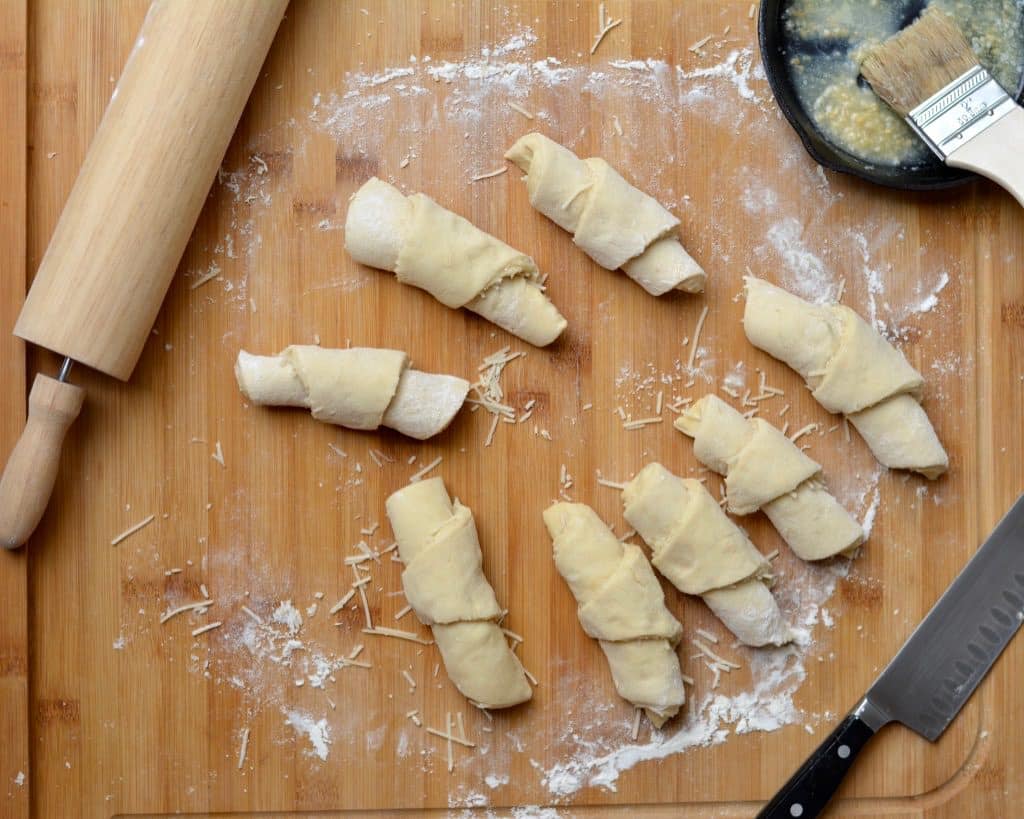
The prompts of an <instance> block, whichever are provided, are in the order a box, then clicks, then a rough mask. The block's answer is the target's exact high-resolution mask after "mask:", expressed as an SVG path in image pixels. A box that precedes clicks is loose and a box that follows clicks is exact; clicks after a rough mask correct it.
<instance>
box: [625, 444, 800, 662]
mask: <svg viewBox="0 0 1024 819" xmlns="http://www.w3.org/2000/svg"><path fill="white" fill-rule="evenodd" d="M622 502H623V505H624V507H625V517H626V520H627V521H629V524H630V526H632V527H633V528H634V529H636V531H637V533H638V534H639V535H640V537H642V538H643V539H644V542H645V543H646V544H647V545H648V546H650V547H651V554H652V557H651V563H652V564H653V565H654V567H655V568H656V569H657V570H658V571H659V572H661V573H662V574H663V575H665V577H667V578H668V579H669V581H670V582H671V583H672V585H673V586H675V587H676V588H677V589H679V591H681V592H684V593H685V594H695V595H700V596H701V597H703V598H704V602H706V603H707V604H708V607H709V608H710V609H711V610H712V611H713V612H714V613H715V615H716V616H717V617H718V618H719V619H720V620H721V621H722V622H723V623H724V624H725V626H726V628H728V629H729V631H731V632H732V633H733V634H735V635H736V637H737V638H738V639H739V640H740V642H742V643H744V644H746V645H748V646H764V645H783V644H784V643H788V642H789V641H790V640H792V639H793V634H792V632H791V631H790V628H789V626H788V625H787V623H786V621H785V618H783V616H782V612H781V611H779V606H778V603H777V602H776V601H775V598H774V597H773V596H772V593H771V591H770V590H769V589H768V586H767V584H766V583H765V580H764V578H765V576H766V575H768V574H769V573H770V565H769V563H768V561H767V560H766V559H765V558H764V556H762V555H761V553H760V552H758V551H757V549H756V548H754V544H753V543H751V542H750V539H749V538H748V537H747V536H746V535H745V534H744V532H743V530H742V529H740V528H739V527H738V526H737V525H736V524H735V523H733V522H732V521H731V520H730V519H729V517H728V516H727V515H726V514H725V513H724V512H723V511H722V509H721V507H720V506H719V505H718V502H717V501H716V500H715V499H714V498H713V497H712V496H711V493H710V492H708V490H707V489H706V488H705V487H704V484H702V483H701V482H700V481H695V480H692V479H686V480H684V479H682V478H679V477H677V476H676V475H673V474H672V473H671V472H669V471H668V470H667V469H665V467H663V466H662V465H661V464H659V463H651V464H648V465H647V466H645V467H644V468H643V469H641V470H640V472H638V473H637V475H636V477H635V478H633V480H631V481H629V483H627V484H626V488H625V489H623V490H622Z"/></svg>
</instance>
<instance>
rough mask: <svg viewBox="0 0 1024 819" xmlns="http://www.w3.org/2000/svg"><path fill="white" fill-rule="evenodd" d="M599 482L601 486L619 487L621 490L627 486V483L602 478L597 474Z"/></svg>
mask: <svg viewBox="0 0 1024 819" xmlns="http://www.w3.org/2000/svg"><path fill="white" fill-rule="evenodd" d="M597 483H598V485H599V486H607V487H608V488H609V489H618V490H619V491H620V492H621V491H622V490H623V489H625V488H626V484H624V483H619V482H618V481H610V480H608V479H607V478H602V477H601V475H600V474H598V476H597Z"/></svg>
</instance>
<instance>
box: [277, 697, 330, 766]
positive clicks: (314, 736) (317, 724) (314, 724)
mask: <svg viewBox="0 0 1024 819" xmlns="http://www.w3.org/2000/svg"><path fill="white" fill-rule="evenodd" d="M282 713H284V715H285V717H286V719H285V724H286V725H290V726H291V727H292V728H294V729H295V733H296V734H297V735H299V736H303V737H306V738H307V739H308V740H309V744H310V746H311V747H312V751H311V752H309V753H312V754H315V755H316V756H318V757H319V758H320V759H321V760H323V761H324V762H326V761H327V755H328V754H329V753H330V744H331V728H330V726H329V725H328V724H327V720H326V719H325V718H323V717H321V718H320V719H315V718H314V717H312V716H310V715H309V714H307V713H304V712H302V711H299V710H297V709H292V710H283V711H282Z"/></svg>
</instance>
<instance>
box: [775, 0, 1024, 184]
mask: <svg viewBox="0 0 1024 819" xmlns="http://www.w3.org/2000/svg"><path fill="white" fill-rule="evenodd" d="M788 5H789V0H761V12H760V17H759V19H758V26H757V33H758V40H759V42H760V45H761V61H762V62H763V63H764V71H765V74H766V75H767V78H768V84H769V85H770V86H771V89H772V93H773V94H774V95H775V100H776V102H778V104H779V108H781V109H782V113H783V115H784V116H785V117H786V119H787V120H789V124H790V125H792V126H793V129H794V130H795V131H796V132H797V134H798V135H799V137H800V140H801V141H802V142H803V144H804V148H806V149H807V153H809V154H810V155H811V157H812V158H813V159H814V161H815V162H817V163H818V164H819V165H823V166H824V167H826V168H829V169H830V170H833V171H839V172H841V173H848V174H853V175H854V176H858V177H860V178H861V179H866V180H868V181H869V182H875V183H877V184H879V185H885V186H887V187H890V188H903V189H905V190H939V189H941V188H950V187H953V186H955V185H961V184H963V183H964V182H968V181H970V180H972V179H977V178H978V177H977V175H976V174H973V173H970V172H969V171H963V170H959V169H957V168H950V167H947V166H946V165H944V164H943V163H942V162H940V161H939V160H938V158H937V157H936V156H935V155H934V154H932V153H930V152H929V153H928V156H927V157H926V158H925V159H923V160H919V161H917V162H915V163H913V164H908V165H879V164H875V163H872V162H867V161H865V160H863V159H861V158H859V157H857V156H854V155H853V154H851V153H848V152H847V151H844V150H843V149H842V148H840V147H839V146H838V145H835V144H834V143H832V142H831V141H830V140H829V138H828V137H827V136H826V135H825V134H823V133H822V132H821V131H820V130H819V129H818V127H817V126H816V125H815V124H814V121H813V120H812V119H811V118H810V117H809V116H808V115H807V113H806V112H805V111H804V109H803V106H801V104H800V100H799V99H798V98H797V95H796V89H795V88H794V87H793V80H792V76H791V74H790V66H789V63H788V61H787V60H786V56H785V55H786V54H787V53H788V52H789V48H790V47H793V48H796V49H798V50H799V49H801V48H806V49H815V48H822V47H828V46H829V45H837V46H841V45H842V44H841V43H836V44H829V43H821V42H817V43H803V42H801V43H797V42H794V43H790V42H789V41H788V35H787V33H786V29H785V25H784V24H783V19H782V16H783V13H784V12H785V10H786V7H787V6H788ZM925 5H926V3H925V0H919V1H918V2H914V3H910V4H909V6H910V8H909V10H908V13H907V15H906V19H905V20H904V21H903V24H904V26H906V25H909V24H910V23H911V22H913V20H914V19H916V18H917V16H918V15H919V14H920V13H921V11H922V10H923V9H924V7H925ZM1022 96H1024V77H1022V78H1021V85H1020V86H1019V87H1018V89H1017V101H1018V102H1020V101H1021V98H1022Z"/></svg>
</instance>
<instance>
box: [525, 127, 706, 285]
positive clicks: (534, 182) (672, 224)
mask: <svg viewBox="0 0 1024 819" xmlns="http://www.w3.org/2000/svg"><path fill="white" fill-rule="evenodd" d="M505 158H506V159H508V160H511V161H512V162H514V163H515V164H516V165H517V166H518V167H519V169H520V170H521V171H523V173H525V174H526V177H525V178H526V188H527V191H528V192H529V196H530V204H531V205H533V206H534V207H535V208H536V209H537V210H539V211H540V212H541V213H543V214H544V215H545V216H547V217H548V218H549V219H550V220H551V221H553V222H555V224H557V225H558V226H559V227H561V228H563V229H564V230H567V231H568V232H569V233H572V234H573V242H575V244H576V245H577V246H578V247H579V248H580V249H581V250H582V251H583V252H584V253H586V254H587V255H588V256H590V258H591V259H593V260H594V261H595V262H597V263H598V264H599V265H601V267H604V268H607V269H608V270H618V269H619V268H621V269H622V270H623V271H625V273H626V275H627V276H629V277H630V278H631V279H633V280H634V281H635V282H637V284H639V285H640V286H641V287H643V288H644V290H646V291H647V292H648V293H650V294H651V295H654V296H660V295H662V294H663V293H667V292H668V291H669V290H673V289H676V290H685V291H686V292H688V293H700V292H702V291H703V290H704V282H705V280H706V279H707V276H706V274H705V273H704V270H703V269H702V268H701V266H700V265H698V264H697V263H696V262H695V261H694V260H693V259H692V258H691V257H690V254H688V253H687V252H686V250H684V249H683V246H682V244H680V242H679V238H678V236H677V235H676V233H675V231H676V228H678V227H679V220H678V219H677V218H676V217H675V216H673V215H672V214H671V213H670V212H669V211H667V210H666V209H665V208H664V207H662V206H661V205H660V204H658V202H657V201H656V200H655V199H654V198H652V197H650V196H648V195H647V194H646V193H644V192H643V191H641V190H638V189H637V188H635V187H633V186H632V185H631V184H629V182H627V181H626V180H625V179H623V178H622V176H620V175H619V174H618V173H617V172H616V171H615V169H614V168H612V166H611V165H609V164H608V163H607V162H605V161H604V160H603V159H599V158H596V157H594V158H591V159H580V158H579V157H578V156H576V154H574V153H573V152H572V151H570V150H569V149H568V148H565V147H563V146H562V145H559V144H558V143H557V142H554V141H553V140H551V139H548V138H547V137H546V136H544V135H543V134H538V133H532V134H527V135H526V136H524V137H521V138H520V139H519V140H518V141H517V142H516V143H515V144H514V145H513V146H512V147H511V148H509V150H508V152H507V153H506V154H505Z"/></svg>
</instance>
